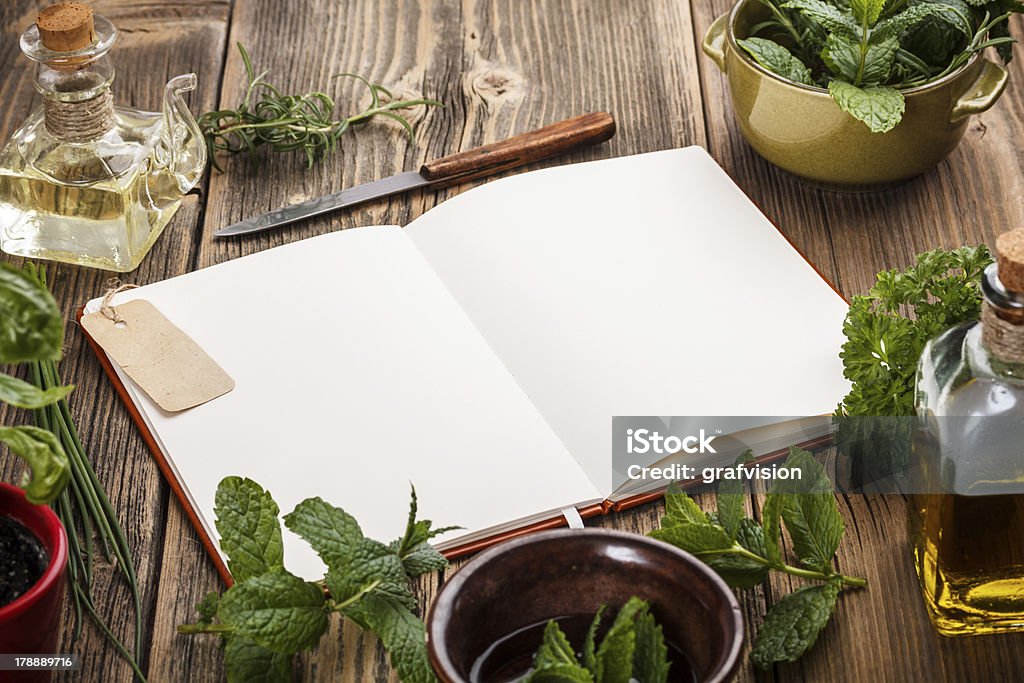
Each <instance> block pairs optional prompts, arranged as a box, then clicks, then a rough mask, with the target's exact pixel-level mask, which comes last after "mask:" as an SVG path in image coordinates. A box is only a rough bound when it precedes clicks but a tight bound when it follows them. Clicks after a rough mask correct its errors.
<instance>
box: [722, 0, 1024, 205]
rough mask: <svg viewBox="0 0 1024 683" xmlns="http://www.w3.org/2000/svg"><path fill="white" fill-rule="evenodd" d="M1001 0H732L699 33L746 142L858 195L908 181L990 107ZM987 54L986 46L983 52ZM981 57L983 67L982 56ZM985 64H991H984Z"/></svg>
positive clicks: (1003, 80) (1005, 11)
mask: <svg viewBox="0 0 1024 683" xmlns="http://www.w3.org/2000/svg"><path fill="white" fill-rule="evenodd" d="M1022 9H1024V5H1022V4H1020V3H1018V2H1015V1H1013V0H995V1H985V0H739V2H737V4H736V5H735V6H734V7H733V9H732V11H731V12H729V13H728V14H725V15H723V16H721V17H719V18H718V19H717V20H716V21H715V22H714V23H713V24H712V26H711V27H710V29H709V30H708V32H707V34H706V35H705V37H704V43H703V49H704V52H705V53H706V54H707V55H708V56H709V57H711V58H712V59H713V60H714V61H715V63H716V64H718V66H719V67H720V68H721V69H722V71H724V72H725V74H726V76H727V78H728V82H729V90H730V94H731V98H732V103H733V109H734V111H735V114H736V118H737V120H738V122H739V125H740V129H741V131H742V132H743V135H744V136H745V137H746V138H747V140H748V141H749V142H750V144H751V146H752V147H753V148H754V149H755V150H756V151H757V152H758V153H760V154H761V155H762V156H764V157H765V158H766V159H768V161H770V162H772V163H774V164H776V165H777V166H779V167H781V168H783V169H785V170H787V171H790V172H792V173H795V174H797V175H800V176H803V177H805V178H808V179H810V180H812V181H816V182H819V183H824V184H827V185H838V186H843V187H845V188H847V189H860V188H861V187H863V186H872V187H873V186H878V185H881V184H886V183H893V182H897V181H901V180H905V179H908V178H910V177H912V176H915V175H917V174H919V173H921V172H923V171H925V170H927V169H929V168H931V167H932V166H934V165H935V164H937V163H938V162H939V161H941V160H942V159H944V158H945V157H946V156H947V155H948V154H949V153H950V152H952V151H953V149H955V148H956V146H957V145H958V144H959V142H960V140H961V138H962V137H963V134H964V132H965V130H966V127H967V123H968V120H969V118H970V116H971V115H973V114H978V113H981V112H983V111H985V110H987V109H988V108H990V107H991V106H992V105H993V104H995V102H996V100H998V98H999V96H1000V95H1001V94H1002V92H1003V90H1004V89H1005V87H1006V84H1007V81H1008V74H1007V72H1006V69H1004V68H1003V66H1002V65H1001V64H999V63H997V61H1002V62H1005V61H1008V60H1009V59H1010V57H1011V44H1012V42H1013V38H1011V37H1010V36H1009V18H1010V16H1011V15H1012V14H1013V13H1015V12H1018V11H1020V10H1022ZM989 48H992V49H991V50H989ZM990 57H991V59H990ZM994 60H997V61H994Z"/></svg>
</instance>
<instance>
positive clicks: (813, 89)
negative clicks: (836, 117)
mask: <svg viewBox="0 0 1024 683" xmlns="http://www.w3.org/2000/svg"><path fill="white" fill-rule="evenodd" d="M756 1H757V0H736V3H735V4H734V5H733V6H732V9H731V10H729V21H728V24H727V26H726V32H725V38H726V41H727V42H728V43H729V47H730V48H731V49H732V51H733V52H735V53H736V55H738V56H739V58H740V59H741V60H743V62H744V63H745V64H747V65H748V66H751V67H753V68H754V69H755V70H756V71H759V72H761V74H762V75H764V76H768V77H769V78H771V79H772V80H775V81H778V82H779V83H782V84H783V85H787V86H789V87H791V88H795V89H797V90H803V91H805V92H808V93H814V94H817V95H824V96H825V97H831V95H829V92H828V89H827V88H822V87H820V86H816V85H804V84H803V83H797V82H795V81H791V80H789V79H788V78H783V77H782V76H780V75H778V74H777V73H774V72H773V71H769V70H768V69H766V68H764V67H763V66H761V65H760V64H758V63H757V62H756V61H754V59H753V58H752V57H750V55H748V54H747V53H746V51H745V50H744V49H743V48H741V47H740V45H739V43H738V42H737V41H736V31H735V30H734V29H735V25H736V21H737V19H738V18H739V15H740V13H741V12H742V11H743V10H744V9H746V7H747V5H748V4H750V3H752V2H756ZM981 57H982V55H981V53H980V52H975V53H974V54H973V55H971V58H970V59H968V60H967V61H966V62H965V63H964V64H962V65H961V66H960V67H959V68H957V69H956V70H955V71H951V72H950V73H948V74H946V75H945V76H943V77H942V78H940V79H938V80H935V81H932V82H931V83H924V84H922V85H915V86H914V87H912V88H897V90H898V91H899V92H900V93H902V94H903V95H904V96H906V95H917V94H920V93H923V92H927V91H929V90H935V89H938V88H941V87H943V86H945V85H948V84H949V82H950V81H953V80H955V79H956V78H958V77H959V76H960V75H962V74H963V72H964V71H966V70H968V69H970V68H971V67H972V66H973V65H974V64H975V63H976V62H977V61H978V60H979V59H981Z"/></svg>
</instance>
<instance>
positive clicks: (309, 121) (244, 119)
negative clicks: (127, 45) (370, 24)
mask: <svg viewBox="0 0 1024 683" xmlns="http://www.w3.org/2000/svg"><path fill="white" fill-rule="evenodd" d="M238 51H239V52H240V53H241V55H242V62H243V63H244V65H245V74H246V79H247V82H248V84H247V86H246V89H245V96H244V97H243V99H242V102H241V104H239V105H238V107H236V108H234V109H221V110H217V111H211V112H207V113H205V114H203V115H202V116H200V117H199V126H200V128H202V130H203V136H204V137H205V138H206V145H207V148H208V150H209V152H210V159H212V160H213V165H214V167H215V168H217V169H218V170H220V166H219V165H218V164H217V158H216V154H217V152H219V151H222V152H226V153H228V154H238V153H241V152H246V153H249V154H250V155H252V156H253V159H254V160H255V153H256V149H257V148H258V147H260V146H261V145H268V146H269V147H270V148H271V149H272V150H274V151H275V152H291V151H293V150H297V149H301V150H302V151H303V152H304V153H305V155H306V160H307V164H308V166H309V167H312V166H313V164H314V163H315V162H316V161H318V160H320V159H322V158H323V157H324V156H326V155H328V154H330V153H331V152H334V151H335V149H337V146H338V140H339V139H340V138H341V136H342V135H343V134H344V133H345V131H347V130H348V129H349V128H351V127H352V126H355V125H358V124H361V123H366V122H367V121H369V120H370V119H373V118H374V117H377V116H383V117H386V118H389V119H392V120H394V121H398V122H399V123H400V124H401V125H402V127H403V128H404V129H405V131H406V132H407V133H408V134H409V139H410V140H411V139H412V138H413V129H412V124H410V123H409V121H408V119H406V118H405V117H404V116H403V115H402V114H400V113H398V111H399V110H401V109H407V108H409V107H415V106H419V105H424V106H427V107H439V106H442V105H441V103H440V102H438V101H437V100H431V99H427V98H417V99H411V100H396V99H394V96H393V95H392V94H391V93H390V92H389V91H388V90H387V89H386V88H384V87H383V86H381V85H379V84H377V83H371V82H370V81H369V80H367V79H366V78H363V77H362V76H358V75H356V74H350V73H343V74H337V75H336V76H335V78H337V77H339V76H345V77H349V78H354V79H356V80H358V81H360V82H361V83H363V84H364V85H365V86H366V87H367V89H368V90H369V93H370V106H369V107H367V108H366V109H365V110H363V111H361V112H359V113H357V114H353V115H351V116H347V117H343V118H335V114H334V108H335V102H334V99H333V98H331V97H330V96H329V95H327V94H326V93H324V92H320V91H314V92H309V93H306V94H303V95H285V94H283V92H282V90H281V89H280V88H278V87H277V86H275V85H272V84H271V83H268V82H267V81H266V80H265V78H266V75H267V72H266V71H262V72H260V73H258V74H257V73H256V70H255V69H254V68H253V66H252V60H250V59H249V53H248V52H247V51H246V49H245V47H243V46H242V44H241V43H238ZM382 97H383V99H382Z"/></svg>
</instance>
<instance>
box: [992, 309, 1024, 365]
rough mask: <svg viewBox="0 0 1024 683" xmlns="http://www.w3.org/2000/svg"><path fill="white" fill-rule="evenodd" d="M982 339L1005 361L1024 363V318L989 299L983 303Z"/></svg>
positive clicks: (1015, 363) (997, 356)
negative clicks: (1018, 317)
mask: <svg viewBox="0 0 1024 683" xmlns="http://www.w3.org/2000/svg"><path fill="white" fill-rule="evenodd" d="M981 341H982V343H983V344H984V345H985V348H987V349H988V350H989V351H990V352H991V353H992V355H993V356H995V357H996V358H998V359H999V360H1000V361H1002V362H1003V363H1008V364H1011V365H1020V364H1024V320H1022V319H1016V316H1013V315H1008V314H1007V312H1005V311H1002V310H1001V309H999V308H997V307H996V306H994V305H993V304H992V303H990V302H989V301H984V302H983V303H982V305H981Z"/></svg>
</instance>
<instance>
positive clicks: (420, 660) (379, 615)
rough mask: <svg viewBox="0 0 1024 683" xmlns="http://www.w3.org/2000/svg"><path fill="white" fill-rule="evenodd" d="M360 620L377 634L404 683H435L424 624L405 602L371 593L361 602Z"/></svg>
mask: <svg viewBox="0 0 1024 683" xmlns="http://www.w3.org/2000/svg"><path fill="white" fill-rule="evenodd" d="M358 607H359V612H360V620H361V621H363V622H365V623H366V624H367V626H368V627H369V629H370V630H371V631H373V632H374V633H376V634H377V637H379V638H380V640H381V643H383V645H384V649H386V650H387V651H388V655H389V656H390V659H391V666H393V667H394V669H395V671H396V672H397V673H398V678H399V680H401V681H402V683H434V681H436V680H437V678H436V677H435V676H434V670H433V669H432V668H431V666H430V658H429V656H428V655H427V631H426V627H425V626H424V625H423V622H422V621H420V620H419V619H418V618H417V617H416V615H414V614H413V613H412V612H410V611H409V610H408V608H406V607H405V605H403V604H402V603H401V602H399V601H398V600H395V599H394V598H393V597H391V596H388V595H381V594H377V593H370V594H369V595H367V596H366V597H364V598H363V599H362V600H361V601H360V602H359V606H358Z"/></svg>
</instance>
